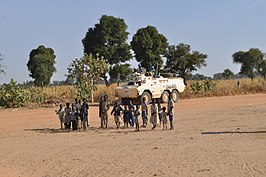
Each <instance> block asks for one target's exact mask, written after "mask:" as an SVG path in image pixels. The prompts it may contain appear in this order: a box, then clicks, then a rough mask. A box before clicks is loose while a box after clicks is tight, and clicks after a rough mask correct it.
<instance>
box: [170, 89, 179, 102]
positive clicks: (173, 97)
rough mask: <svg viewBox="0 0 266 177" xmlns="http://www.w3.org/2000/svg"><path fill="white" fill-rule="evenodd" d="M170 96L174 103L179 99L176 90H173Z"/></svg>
mask: <svg viewBox="0 0 266 177" xmlns="http://www.w3.org/2000/svg"><path fill="white" fill-rule="evenodd" d="M171 97H172V99H173V101H174V102H175V103H176V102H177V101H178V100H179V93H178V91H177V90H173V91H172V93H171Z"/></svg>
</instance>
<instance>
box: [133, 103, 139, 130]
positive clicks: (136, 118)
mask: <svg viewBox="0 0 266 177" xmlns="http://www.w3.org/2000/svg"><path fill="white" fill-rule="evenodd" d="M139 115H140V112H139V105H137V106H136V110H135V111H134V117H135V124H136V131H139Z"/></svg>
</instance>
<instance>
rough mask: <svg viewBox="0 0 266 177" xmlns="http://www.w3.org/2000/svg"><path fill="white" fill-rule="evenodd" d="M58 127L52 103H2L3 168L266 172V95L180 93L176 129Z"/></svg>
mask: <svg viewBox="0 0 266 177" xmlns="http://www.w3.org/2000/svg"><path fill="white" fill-rule="evenodd" d="M109 118H111V121H110V128H109V129H107V130H102V129H99V118H98V108H97V107H91V109H90V125H91V127H90V128H89V130H88V131H86V132H67V131H61V130H59V129H58V127H59V126H58V125H59V124H58V119H57V116H56V115H55V112H54V109H48V108H47V109H34V110H29V109H5V110H0V121H1V123H0V176H1V177H5V176H10V177H15V176H22V177H30V176H36V177H40V176H43V177H58V176H75V177H82V176H84V177H85V176H123V177H125V176H182V177H183V176H204V177H205V176H211V177H213V176H230V177H231V176H241V177H243V176H247V177H249V176H251V177H253V176H266V151H265V149H266V95H263V94H258V95H245V96H234V97H219V98H206V99H191V100H181V101H179V102H178V103H177V104H176V105H175V120H174V126H175V130H164V131H163V130H162V127H158V128H157V129H156V130H151V129H150V127H148V128H142V129H141V131H140V132H135V131H134V130H133V129H120V130H116V129H115V125H114V122H113V118H112V117H109Z"/></svg>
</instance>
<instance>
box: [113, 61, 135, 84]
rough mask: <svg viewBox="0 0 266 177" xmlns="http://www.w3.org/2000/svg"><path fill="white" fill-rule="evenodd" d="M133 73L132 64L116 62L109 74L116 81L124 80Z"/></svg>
mask: <svg viewBox="0 0 266 177" xmlns="http://www.w3.org/2000/svg"><path fill="white" fill-rule="evenodd" d="M132 73H133V71H132V69H131V68H130V64H116V65H114V66H113V67H112V68H111V70H110V72H109V74H110V77H111V78H112V79H113V80H114V81H115V82H124V81H126V80H127V79H128V78H129V76H130V75H131V74H132Z"/></svg>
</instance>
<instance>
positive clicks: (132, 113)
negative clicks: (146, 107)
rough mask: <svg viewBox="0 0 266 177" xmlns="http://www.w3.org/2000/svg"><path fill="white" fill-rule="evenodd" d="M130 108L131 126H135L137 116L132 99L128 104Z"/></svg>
mask: <svg viewBox="0 0 266 177" xmlns="http://www.w3.org/2000/svg"><path fill="white" fill-rule="evenodd" d="M128 110H129V124H130V126H131V128H134V122H135V118H134V110H135V108H134V105H133V103H132V101H131V100H130V101H129V105H128Z"/></svg>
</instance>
